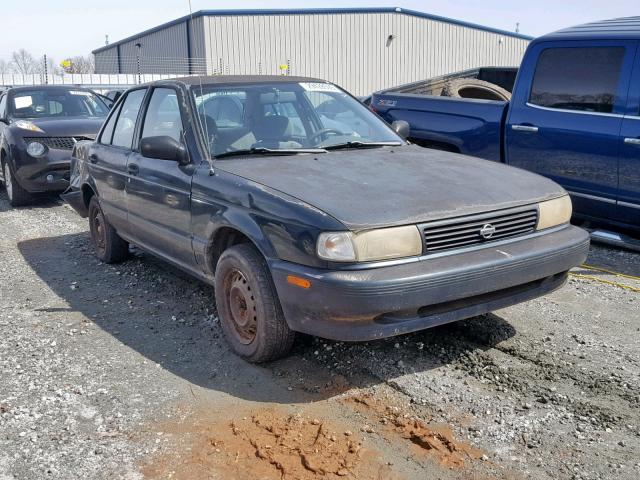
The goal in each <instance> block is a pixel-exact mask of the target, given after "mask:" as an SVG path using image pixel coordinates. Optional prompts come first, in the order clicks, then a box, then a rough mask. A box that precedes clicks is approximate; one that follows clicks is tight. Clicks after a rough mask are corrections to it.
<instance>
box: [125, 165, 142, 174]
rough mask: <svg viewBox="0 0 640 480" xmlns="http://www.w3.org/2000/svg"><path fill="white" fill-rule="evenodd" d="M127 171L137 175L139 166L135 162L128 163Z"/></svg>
mask: <svg viewBox="0 0 640 480" xmlns="http://www.w3.org/2000/svg"><path fill="white" fill-rule="evenodd" d="M127 172H129V173H130V174H131V175H138V173H140V167H139V166H138V165H136V164H135V163H130V164H129V165H127Z"/></svg>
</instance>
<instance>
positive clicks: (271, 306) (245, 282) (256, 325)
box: [215, 244, 295, 362]
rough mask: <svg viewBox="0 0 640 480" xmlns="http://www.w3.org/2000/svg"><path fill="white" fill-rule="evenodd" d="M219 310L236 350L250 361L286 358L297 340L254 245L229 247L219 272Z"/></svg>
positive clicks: (219, 265)
mask: <svg viewBox="0 0 640 480" xmlns="http://www.w3.org/2000/svg"><path fill="white" fill-rule="evenodd" d="M215 293H216V308H217V310H218V315H219V317H220V324H221V326H222V330H223V332H224V335H225V337H226V338H227V341H228V342H229V344H230V345H231V348H233V351H234V352H236V353H237V354H238V355H240V356H241V357H242V358H244V359H246V360H248V361H250V362H267V361H269V360H274V359H276V358H279V357H283V356H284V355H286V354H287V353H288V352H289V350H290V349H291V346H292V345H293V341H294V338H295V334H294V332H293V331H292V330H291V329H290V328H289V326H288V324H287V322H286V320H285V318H284V315H283V313H282V307H281V306H280V301H279V300H278V294H277V293H276V289H275V286H274V285H273V280H272V278H271V272H270V271H269V267H268V266H267V262H266V261H265V259H264V257H263V256H262V255H261V254H260V252H259V251H258V250H256V249H255V248H254V247H253V246H252V245H248V244H241V245H234V246H232V247H229V248H228V249H227V250H225V251H224V253H223V254H222V255H221V256H220V260H219V261H218V264H217V265H216V272H215Z"/></svg>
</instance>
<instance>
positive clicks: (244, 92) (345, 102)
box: [192, 82, 402, 156]
mask: <svg viewBox="0 0 640 480" xmlns="http://www.w3.org/2000/svg"><path fill="white" fill-rule="evenodd" d="M192 94H193V95H194V97H195V103H196V106H197V110H198V114H199V117H200V125H201V127H202V131H203V134H204V137H205V138H207V140H208V144H209V146H210V153H211V155H212V156H216V155H220V154H226V153H231V152H234V151H239V150H247V149H257V148H267V149H270V150H291V149H301V148H302V149H304V148H315V149H317V148H339V146H341V145H345V144H353V143H378V142H383V143H384V142H391V143H394V144H400V143H402V139H401V138H400V137H398V136H397V135H396V134H395V133H394V132H393V131H392V130H390V129H389V128H388V127H387V125H386V124H385V123H384V122H383V121H382V120H381V119H379V118H378V117H377V116H376V115H374V114H373V113H371V112H370V111H369V110H368V109H367V108H366V107H365V106H364V105H362V104H361V103H360V102H359V101H358V100H356V99H354V98H353V97H351V96H349V95H348V94H347V93H346V92H344V91H343V90H341V89H340V88H338V87H336V86H335V85H332V84H330V83H324V82H322V83H320V82H318V83H313V82H273V83H259V84H249V85H240V86H237V85H228V86H220V85H202V86H194V87H192Z"/></svg>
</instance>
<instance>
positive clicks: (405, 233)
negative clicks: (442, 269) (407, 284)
mask: <svg viewBox="0 0 640 480" xmlns="http://www.w3.org/2000/svg"><path fill="white" fill-rule="evenodd" d="M420 254H422V238H421V236H420V231H419V230H418V228H417V227H416V226H414V225H409V226H406V227H395V228H383V229H379V230H369V231H366V232H361V233H353V232H326V233H321V234H320V235H319V237H318V256H319V257H320V258H323V259H325V260H330V261H333V262H370V261H374V260H388V259H391V258H402V257H411V256H416V255H420Z"/></svg>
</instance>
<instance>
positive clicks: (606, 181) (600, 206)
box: [505, 41, 635, 218]
mask: <svg viewBox="0 0 640 480" xmlns="http://www.w3.org/2000/svg"><path fill="white" fill-rule="evenodd" d="M634 55H635V42H628V41H602V42H585V41H576V42H570V41H563V42H557V43H554V42H543V43H540V44H537V45H534V46H533V47H532V48H531V50H530V51H529V52H528V53H527V59H529V60H528V61H527V60H526V61H525V63H524V64H523V67H522V68H521V71H520V81H519V82H520V84H519V87H518V88H517V91H516V92H515V95H514V97H513V99H512V102H511V109H510V113H509V118H508V121H507V126H506V152H505V156H506V160H507V163H508V164H510V165H513V166H516V167H521V168H524V169H527V170H531V171H534V172H537V173H540V174H542V175H545V176H547V177H550V178H551V179H553V180H555V181H557V182H558V183H560V184H561V185H562V186H563V187H565V188H566V189H567V190H568V191H569V193H571V196H572V199H573V203H574V211H575V212H576V213H578V214H581V215H583V216H587V217H596V218H612V217H613V215H614V214H615V211H616V198H617V194H618V155H619V151H620V142H619V134H620V128H621V126H622V116H623V113H624V110H625V108H626V100H627V91H628V86H629V77H630V73H631V69H632V66H633V59H634Z"/></svg>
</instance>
